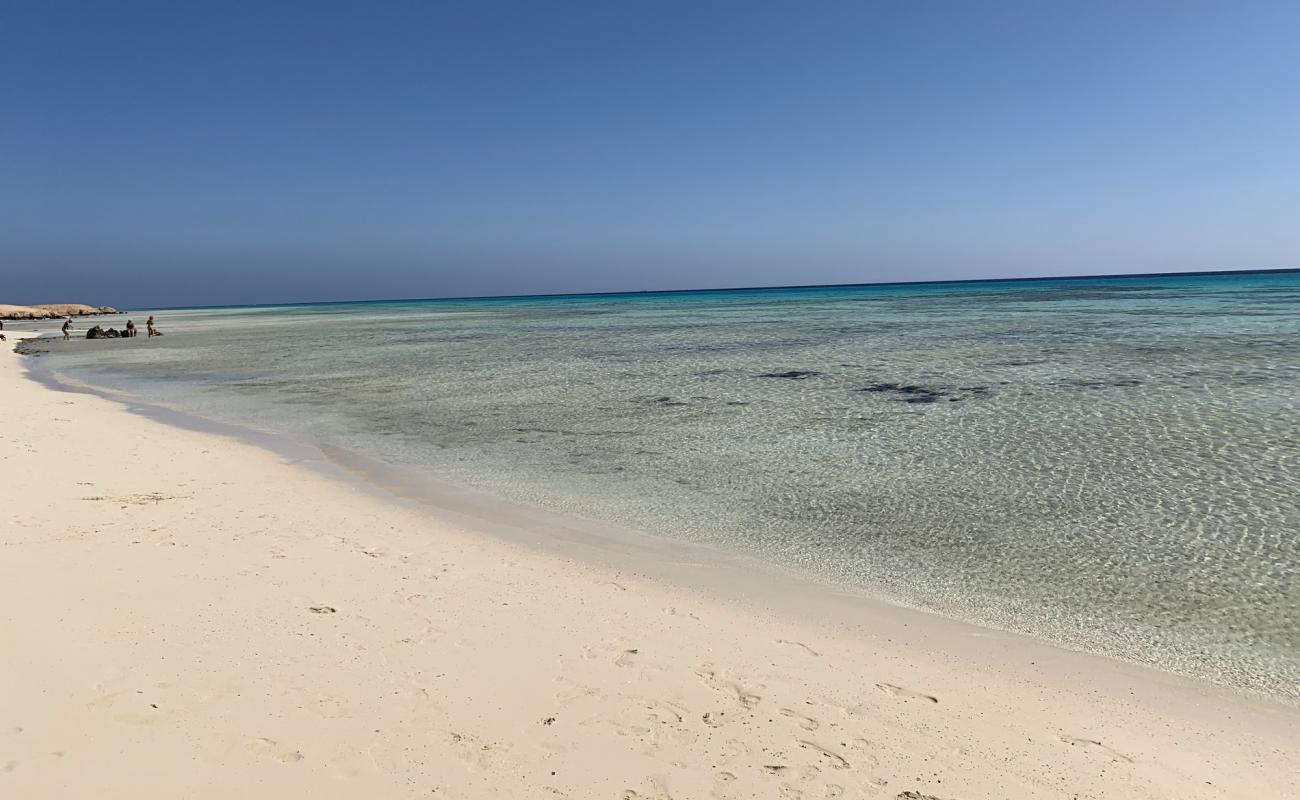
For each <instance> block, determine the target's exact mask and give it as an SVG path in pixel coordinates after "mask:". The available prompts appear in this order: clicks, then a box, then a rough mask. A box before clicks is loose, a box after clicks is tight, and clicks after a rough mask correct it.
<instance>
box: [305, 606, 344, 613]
mask: <svg viewBox="0 0 1300 800" xmlns="http://www.w3.org/2000/svg"><path fill="white" fill-rule="evenodd" d="M307 610H308V611H310V612H311V613H313V614H333V613H334V612H336V611H338V609H336V608H334V606H307Z"/></svg>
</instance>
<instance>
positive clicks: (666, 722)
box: [0, 325, 1300, 800]
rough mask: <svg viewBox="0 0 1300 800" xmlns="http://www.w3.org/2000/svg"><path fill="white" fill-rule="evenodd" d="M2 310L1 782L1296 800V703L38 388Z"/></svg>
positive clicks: (497, 793)
mask: <svg viewBox="0 0 1300 800" xmlns="http://www.w3.org/2000/svg"><path fill="white" fill-rule="evenodd" d="M14 327H19V326H18V325H11V326H9V329H7V330H6V334H7V335H8V337H9V342H7V343H6V344H5V346H4V348H3V353H2V355H0V396H2V397H3V406H2V407H3V414H2V415H0V509H2V510H0V552H2V553H3V557H0V643H2V646H3V653H4V658H3V660H0V797H5V798H24V799H30V800H35V799H37V798H82V797H85V798H90V797H95V798H126V797H130V798H178V797H185V798H227V797H232V796H238V797H241V798H246V799H247V800H253V798H263V797H265V798H272V797H274V798H283V797H313V798H359V797H368V798H406V797H412V798H413V797H435V798H437V797H447V798H489V797H493V798H501V797H509V798H539V797H552V796H554V797H570V798H610V799H611V800H633V799H634V798H656V799H663V798H676V799H677V800H689V799H690V798H709V797H716V798H768V797H772V798H806V799H808V800H811V799H812V798H830V797H845V798H889V799H893V798H909V799H911V800H923V799H924V798H940V799H941V800H982V799H985V798H989V799H992V798H1062V799H1065V798H1180V799H1191V798H1288V797H1297V796H1300V713H1298V712H1297V710H1296V709H1294V708H1291V707H1289V706H1285V705H1282V704H1277V703H1273V702H1271V701H1268V700H1263V699H1252V698H1247V697H1242V696H1238V695H1236V694H1233V693H1231V692H1229V691H1227V690H1224V689H1220V688H1216V687H1212V686H1209V685H1204V684H1200V683H1196V682H1193V681H1191V680H1187V679H1183V678H1179V677H1176V676H1172V675H1166V674H1163V673H1160V672H1156V671H1154V670H1150V669H1147V668H1143V667H1137V666H1133V665H1128V664H1124V663H1120V662H1117V661H1111V660H1108V659H1105V658H1100V657H1095V656H1091V655H1084V654H1079V653H1074V652H1068V651H1065V650H1061V649H1058V648H1054V647H1051V646H1048V645H1046V644H1042V643H1039V642H1036V641H1033V640H1030V639H1027V638H1025V637H1020V636H1015V635H1011V634H1005V633H1000V632H994V631H990V630H986V629H981V628H977V627H974V626H970V625H966V624H964V623H958V622H953V621H949V620H945V619H941V618H939V617H935V616H931V615H927V614H924V613H920V612H916V611H911V610H907V609H901V608H895V607H893V606H889V605H886V604H883V603H880V602H876V601H872V600H869V599H866V598H858V597H853V596H851V595H846V594H837V593H834V592H831V591H828V590H825V589H820V588H815V587H811V586H809V587H806V589H805V588H801V587H802V584H801V583H800V582H799V581H797V580H794V579H791V578H780V577H773V578H772V580H771V581H769V582H767V585H770V586H771V593H770V596H768V597H761V596H755V592H754V591H752V589H751V590H748V591H745V590H729V589H727V588H726V587H719V588H718V589H716V590H710V589H709V588H708V585H709V584H710V583H711V581H710V580H708V570H707V568H706V569H705V570H704V574H703V575H702V576H699V577H697V579H696V580H693V581H692V580H683V581H680V582H677V581H672V580H669V579H667V578H665V577H662V576H664V575H671V574H672V572H673V570H672V569H671V568H669V567H654V566H652V565H651V564H650V563H649V562H650V561H651V560H653V558H654V554H653V550H654V548H653V547H651V546H649V545H642V546H640V548H639V549H636V550H635V551H634V552H631V551H627V550H621V551H619V552H614V551H616V550H618V549H619V548H620V547H622V545H621V544H619V541H620V540H611V542H610V543H609V544H608V546H607V547H608V549H609V550H610V552H611V556H610V557H609V558H608V559H603V560H602V559H600V558H595V557H593V558H581V557H578V556H577V555H575V551H574V549H572V548H566V547H561V546H552V545H551V544H548V541H547V536H546V534H545V533H544V532H536V531H533V532H530V531H529V530H528V528H527V525H526V522H525V523H520V522H519V521H518V520H515V519H513V518H512V520H510V521H508V522H502V523H500V525H501V526H506V525H509V526H510V527H512V528H513V529H515V533H514V535H511V536H502V535H500V533H499V532H489V531H485V530H480V529H478V528H477V527H476V526H475V525H473V524H472V523H471V522H469V521H467V519H468V518H467V517H464V515H460V516H457V515H454V514H439V513H437V512H436V510H433V509H428V508H423V507H418V506H416V505H415V504H413V503H410V502H404V501H402V500H401V499H400V498H395V497H393V498H390V497H385V496H384V495H383V493H382V492H380V491H378V490H369V489H365V488H363V487H361V486H359V485H358V484H357V483H354V482H349V481H346V480H343V479H342V478H334V477H330V475H329V474H326V472H325V471H323V470H321V469H312V468H309V467H307V466H304V465H302V464H298V463H293V460H292V459H289V458H287V457H286V456H285V455H284V454H281V453H277V452H275V451H273V450H269V449H264V448H260V447H257V446H255V445H253V444H249V443H246V442H244V441H241V440H238V439H235V438H232V437H228V436H223V435H218V434H215V433H205V432H198V431H193V430H187V429H185V428H182V427H175V426H171V425H167V424H165V423H163V422H160V421H156V420H154V419H151V418H148V417H145V416H141V415H139V414H134V413H132V412H131V411H130V410H128V408H127V407H125V406H124V405H123V404H121V403H118V402H115V401H113V400H110V399H105V398H103V397H100V396H97V395H92V394H85V393H74V392H64V391H58V390H56V389H54V388H50V387H48V386H46V385H44V384H42V383H39V382H37V381H35V380H33V379H31V378H30V377H29V376H27V375H26V374H25V368H24V364H23V357H22V356H19V355H17V354H15V353H13V352H12V344H13V341H14V340H16V339H17V338H19V336H21V335H22V333H21V332H19V331H15V330H13V328H14ZM664 558H665V559H667V560H671V556H664ZM638 560H640V561H644V562H646V566H645V568H644V569H642V568H638V567H637V566H636V565H637V564H638ZM696 572H697V573H698V572H700V570H699V569H697V570H696ZM775 574H776V573H774V575H775ZM752 585H753V584H751V586H752ZM759 585H763V584H762V583H760V584H759Z"/></svg>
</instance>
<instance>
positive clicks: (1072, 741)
mask: <svg viewBox="0 0 1300 800" xmlns="http://www.w3.org/2000/svg"><path fill="white" fill-rule="evenodd" d="M1060 738H1061V741H1062V742H1065V743H1066V744H1068V745H1071V746H1072V747H1088V748H1097V749H1098V750H1101V751H1102V752H1104V753H1107V754H1108V755H1110V757H1111V759H1112V760H1114V761H1123V762H1125V763H1127V764H1132V763H1133V758H1132V756H1126V755H1124V754H1123V753H1121V752H1120V751H1118V750H1116V749H1114V748H1112V747H1107V746H1106V745H1104V744H1102V743H1101V742H1099V741H1097V740H1096V739H1084V738H1082V737H1079V736H1066V735H1065V734H1061V737H1060Z"/></svg>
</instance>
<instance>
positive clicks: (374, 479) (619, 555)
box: [23, 353, 1300, 712]
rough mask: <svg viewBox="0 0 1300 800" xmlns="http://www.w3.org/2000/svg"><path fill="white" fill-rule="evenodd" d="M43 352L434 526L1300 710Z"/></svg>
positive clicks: (722, 595)
mask: <svg viewBox="0 0 1300 800" xmlns="http://www.w3.org/2000/svg"><path fill="white" fill-rule="evenodd" d="M38 354H39V353H36V354H31V355H28V357H26V358H25V359H24V361H23V368H24V369H25V371H26V374H27V376H28V377H29V378H31V379H32V380H35V381H37V382H39V383H41V384H42V385H45V386H47V387H48V388H50V389H52V390H53V391H59V392H70V393H75V394H86V395H90V396H92V397H97V398H100V399H103V400H107V401H109V402H111V403H115V404H117V405H119V406H121V407H123V408H124V410H126V411H127V412H128V413H131V414H134V415H137V416H139V417H141V418H143V419H145V420H149V421H153V422H157V423H160V424H163V425H168V426H173V427H178V428H181V429H183V430H187V431H191V432H194V433H198V434H202V435H210V436H217V437H221V438H225V439H229V440H231V441H233V442H235V443H238V444H243V445H249V446H252V447H256V448H259V449H262V450H267V451H269V452H271V453H273V454H275V455H277V456H279V457H282V458H284V459H285V460H286V461H290V462H292V463H294V464H295V465H297V466H299V467H301V468H305V469H308V470H311V471H312V472H314V473H316V474H317V475H320V476H321V477H322V478H324V479H326V480H328V481H331V482H335V483H341V484H343V485H345V486H346V487H347V488H349V489H350V490H357V491H362V492H364V493H366V494H367V495H369V496H371V497H374V498H376V499H378V500H379V501H381V502H386V503H396V504H399V505H402V506H404V507H406V508H408V509H411V510H414V511H416V512H417V513H420V514H426V515H429V516H431V517H432V519H433V520H434V521H435V522H436V523H442V524H450V525H455V526H457V527H460V528H463V529H466V530H470V531H473V532H474V533H476V534H483V535H488V536H492V537H494V538H497V539H499V540H503V541H505V542H507V543H510V544H516V545H520V544H522V545H524V546H526V547H528V548H531V549H534V550H537V551H539V552H542V553H547V554H552V555H559V556H562V557H565V558H572V559H578V560H581V561H583V562H585V563H588V564H593V565H597V566H599V567H602V568H607V569H612V570H618V571H631V572H633V573H636V574H638V575H642V576H644V577H649V578H652V579H654V580H656V581H662V582H667V583H669V584H671V585H674V586H677V587H681V588H686V589H690V590H693V591H698V592H701V593H704V594H706V595H710V596H712V597H714V598H717V599H720V600H725V601H728V602H737V601H738V602H742V603H749V604H754V605H759V606H763V607H765V608H767V609H768V610H770V611H775V612H779V613H787V614H792V615H796V616H799V617H803V618H805V619H811V620H830V621H833V622H835V623H838V624H841V625H847V626H850V627H853V626H857V625H859V624H860V623H861V619H862V618H864V617H865V618H867V619H871V620H873V621H874V623H875V624H876V625H881V624H885V625H887V626H890V627H891V629H892V630H893V634H894V635H895V636H897V635H900V634H904V633H905V632H906V630H907V629H909V628H912V627H913V626H915V627H916V629H920V630H930V631H937V632H940V633H941V637H942V639H943V640H944V641H945V646H946V649H953V648H958V649H965V650H968V652H966V655H967V657H973V658H976V659H979V660H982V661H984V662H987V663H988V664H989V665H992V663H993V662H994V661H995V660H996V656H993V655H991V654H990V653H988V652H985V651H984V648H974V649H971V648H970V647H969V644H968V643H970V642H979V643H984V642H987V641H1005V642H1009V643H1010V646H1013V647H1018V648H1021V649H1026V648H1027V649H1029V650H1032V651H1034V653H1035V657H1036V658H1037V659H1038V660H1039V661H1042V660H1044V659H1048V660H1050V659H1051V658H1052V657H1053V654H1056V653H1067V654H1069V658H1076V659H1079V660H1081V661H1085V662H1096V664H1097V665H1101V668H1102V669H1109V670H1115V671H1118V672H1131V673H1133V674H1135V675H1136V676H1137V677H1138V679H1139V680H1151V681H1160V682H1170V683H1172V684H1174V685H1179V684H1182V685H1184V686H1185V687H1186V688H1188V689H1189V690H1192V691H1207V690H1208V691H1210V692H1214V693H1217V694H1219V695H1220V696H1221V697H1222V698H1224V699H1226V700H1227V701H1229V702H1232V701H1234V700H1241V701H1245V702H1259V703H1262V704H1263V705H1264V706H1265V707H1267V706H1270V705H1277V706H1281V707H1284V708H1289V709H1295V710H1296V711H1297V712H1300V700H1296V699H1295V698H1292V697H1289V696H1286V695H1278V694H1270V693H1268V692H1265V691H1263V690H1259V689H1253V688H1250V687H1246V686H1239V685H1232V684H1229V683H1226V682H1221V681H1215V680H1212V679H1209V678H1206V677H1202V676H1199V675H1192V674H1186V673H1182V672H1178V671H1176V670H1172V669H1162V668H1161V667H1160V666H1158V665H1154V664H1149V663H1144V662H1141V661H1137V660H1130V659H1125V658H1122V657H1119V656H1115V655H1111V654H1108V653H1105V652H1098V651H1094V650H1088V649H1084V648H1079V647H1070V646H1068V645H1067V644H1064V643H1061V642H1056V641H1053V640H1050V639H1047V638H1040V637H1037V636H1034V635H1032V634H1029V633H1023V632H1020V631H1015V630H1009V629H1006V628H998V627H994V626H991V625H986V624H982V623H981V622H980V621H978V620H974V619H967V618H962V617H957V616H950V615H947V614H944V613H941V612H939V611H935V610H931V609H927V608H923V607H920V606H915V605H908V604H906V603H903V602H900V601H899V600H897V599H894V598H890V597H886V596H883V595H880V594H877V593H874V592H872V591H871V590H870V589H869V588H868V587H864V586H855V585H853V584H850V583H846V582H839V581H835V580H833V579H830V578H823V577H821V576H818V575H816V574H815V573H810V572H807V571H800V570H797V569H795V568H793V567H790V566H787V565H784V564H780V563H777V562H773V561H768V560H763V559H761V558H759V557H757V556H753V555H749V554H745V553H741V552H736V551H727V550H723V549H721V548H719V547H717V546H715V545H712V544H709V543H704V542H691V541H688V540H685V539H680V538H675V537H670V536H666V535H662V534H655V533H650V532H647V531H641V530H635V529H630V528H623V527H619V526H617V525H615V524H613V523H609V522H606V521H603V520H596V519H589V518H583V517H578V516H574V515H571V514H565V513H562V512H558V511H552V510H549V509H545V508H541V507H537V506H530V505H526V504H523V503H519V502H516V501H513V500H509V499H506V498H502V497H499V496H496V495H493V494H490V493H488V492H486V491H483V490H479V489H475V488H470V487H465V486H460V485H455V484H451V483H448V482H446V481H444V480H442V479H440V478H438V477H436V476H432V475H427V474H424V473H422V472H421V471H419V470H417V469H415V468H410V467H401V466H396V465H393V464H388V463H385V462H382V461H379V460H377V459H374V458H371V457H369V456H366V455H363V454H360V453H356V452H353V451H350V450H346V449H343V448H339V447H335V446H333V445H328V444H325V443H322V442H316V441H311V440H308V439H300V438H295V437H293V436H290V435H287V434H282V433H276V432H270V431H263V430H258V429H255V428H251V427H246V426H242V425H237V424H231V423H226V422H219V421H217V420H213V419H209V418H207V417H202V416H199V415H196V414H193V413H190V412H187V411H183V410H180V409H176V408H171V407H168V406H164V405H159V404H153V403H149V402H147V401H142V400H140V399H139V398H138V397H135V396H133V395H130V394H128V393H125V392H117V391H115V390H112V389H107V388H104V387H100V386H95V385H92V384H89V383H82V382H80V381H74V380H73V379H71V378H69V377H68V376H65V375H62V374H60V373H58V372H56V371H55V370H54V369H53V368H50V367H45V366H44V365H43V364H42V363H41V362H38V361H35V360H33V355H38ZM774 586H775V587H780V589H781V591H779V592H773V591H772V588H773V587H774Z"/></svg>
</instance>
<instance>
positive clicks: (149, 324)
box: [144, 314, 154, 336]
mask: <svg viewBox="0 0 1300 800" xmlns="http://www.w3.org/2000/svg"><path fill="white" fill-rule="evenodd" d="M144 329H145V332H146V333H148V334H149V335H150V336H153V334H154V329H153V314H150V315H149V319H147V320H145V321H144Z"/></svg>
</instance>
